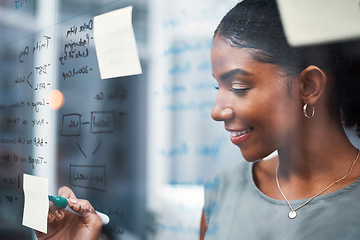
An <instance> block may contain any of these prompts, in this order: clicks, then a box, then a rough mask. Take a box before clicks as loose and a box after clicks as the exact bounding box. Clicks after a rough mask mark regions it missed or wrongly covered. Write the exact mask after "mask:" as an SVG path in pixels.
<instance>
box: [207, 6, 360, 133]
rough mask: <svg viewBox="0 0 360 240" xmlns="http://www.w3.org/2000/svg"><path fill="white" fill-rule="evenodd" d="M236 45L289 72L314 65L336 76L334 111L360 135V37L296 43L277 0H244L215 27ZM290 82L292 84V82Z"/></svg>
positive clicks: (217, 31)
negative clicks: (292, 42)
mask: <svg viewBox="0 0 360 240" xmlns="http://www.w3.org/2000/svg"><path fill="white" fill-rule="evenodd" d="M216 35H221V36H224V37H225V38H227V39H228V40H229V44H231V45H232V46H233V47H240V48H252V49H256V50H257V51H255V53H254V54H253V55H252V57H253V58H254V59H255V60H257V61H259V62H264V63H271V64H277V65H279V66H281V67H282V68H283V69H284V70H285V71H286V72H287V73H288V74H294V75H297V74H300V73H301V72H302V70H304V69H305V68H306V67H308V66H310V65H315V66H318V67H319V68H321V69H323V70H324V71H326V72H328V73H331V74H333V75H334V76H335V79H336V83H335V88H334V92H333V94H332V96H331V99H329V104H330V103H331V105H330V107H329V108H330V112H331V114H334V115H336V116H340V117H341V120H342V122H343V124H344V125H345V126H346V127H355V129H356V132H357V135H358V136H359V137H360V79H359V77H360V41H359V40H352V41H346V42H330V43H324V44H316V45H311V46H301V47H292V46H290V45H289V44H288V42H287V40H286V37H285V33H284V29H283V27H282V23H281V18H280V14H279V11H278V7H277V4H276V1H275V0H244V1H242V2H240V3H238V4H237V5H236V6H235V7H234V8H233V9H231V10H230V11H229V12H228V13H227V14H226V15H225V16H224V18H223V19H222V20H221V22H220V24H219V26H218V27H217V29H216V30H215V34H214V36H216ZM289 86H290V84H289Z"/></svg>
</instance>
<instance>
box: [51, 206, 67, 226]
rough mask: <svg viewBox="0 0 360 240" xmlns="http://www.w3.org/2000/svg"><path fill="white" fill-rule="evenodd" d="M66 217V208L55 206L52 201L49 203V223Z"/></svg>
mask: <svg viewBox="0 0 360 240" xmlns="http://www.w3.org/2000/svg"><path fill="white" fill-rule="evenodd" d="M64 217H65V210H63V209H59V208H57V207H55V206H54V204H53V203H52V202H50V205H49V213H48V219H47V220H48V223H52V222H54V221H61V220H63V218H64Z"/></svg>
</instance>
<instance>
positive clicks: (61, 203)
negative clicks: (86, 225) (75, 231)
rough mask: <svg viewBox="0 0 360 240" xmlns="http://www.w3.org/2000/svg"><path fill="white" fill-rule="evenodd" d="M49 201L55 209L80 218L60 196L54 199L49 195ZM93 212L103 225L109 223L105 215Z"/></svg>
mask: <svg viewBox="0 0 360 240" xmlns="http://www.w3.org/2000/svg"><path fill="white" fill-rule="evenodd" d="M49 201H51V202H53V203H54V206H55V207H58V208H61V209H65V210H67V211H69V212H72V213H75V214H77V215H79V216H81V214H79V213H77V212H75V211H74V210H72V209H71V208H70V207H69V206H68V200H67V199H66V198H64V197H61V196H56V197H54V196H52V195H49ZM95 212H96V213H97V215H99V217H100V218H101V220H102V222H103V224H104V225H106V224H108V223H109V222H110V218H109V217H108V216H107V215H106V214H104V213H101V212H98V211H95Z"/></svg>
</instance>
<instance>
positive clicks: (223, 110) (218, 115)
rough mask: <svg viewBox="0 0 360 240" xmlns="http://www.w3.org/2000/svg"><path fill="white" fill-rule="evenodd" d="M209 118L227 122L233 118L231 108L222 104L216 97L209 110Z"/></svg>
mask: <svg viewBox="0 0 360 240" xmlns="http://www.w3.org/2000/svg"><path fill="white" fill-rule="evenodd" d="M211 117H212V118H213V119H214V120H215V121H225V120H229V119H232V118H233V117H234V110H233V109H232V108H231V106H226V105H225V104H224V103H222V101H220V99H219V96H218V97H217V98H216V101H215V104H214V106H213V108H212V110H211Z"/></svg>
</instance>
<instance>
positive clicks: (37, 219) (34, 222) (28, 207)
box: [22, 174, 49, 233]
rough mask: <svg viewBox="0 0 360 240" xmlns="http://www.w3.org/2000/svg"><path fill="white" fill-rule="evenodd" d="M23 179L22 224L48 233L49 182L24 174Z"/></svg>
mask: <svg viewBox="0 0 360 240" xmlns="http://www.w3.org/2000/svg"><path fill="white" fill-rule="evenodd" d="M23 179H24V181H23V190H24V195H25V201H24V214H23V222H22V224H23V225H24V226H27V227H29V228H33V229H35V230H38V231H40V232H43V233H47V216H48V211H49V199H48V190H49V189H48V186H49V180H48V179H46V178H41V177H36V176H32V175H28V174H24V178H23Z"/></svg>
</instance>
